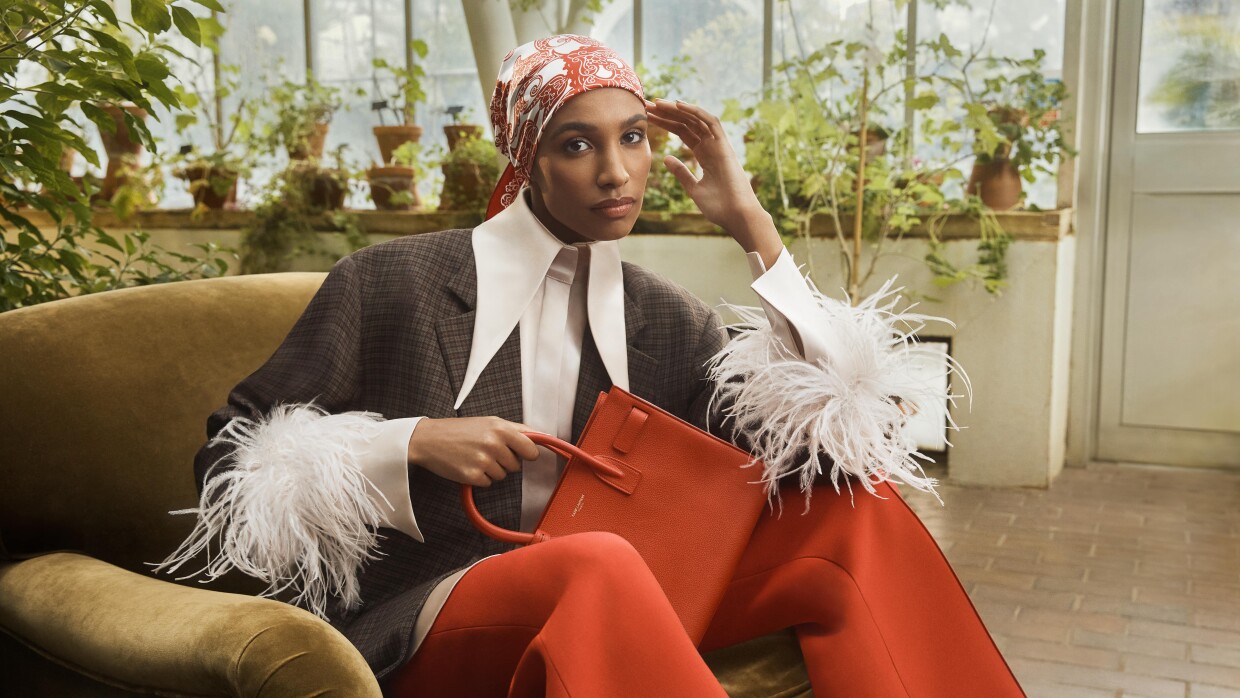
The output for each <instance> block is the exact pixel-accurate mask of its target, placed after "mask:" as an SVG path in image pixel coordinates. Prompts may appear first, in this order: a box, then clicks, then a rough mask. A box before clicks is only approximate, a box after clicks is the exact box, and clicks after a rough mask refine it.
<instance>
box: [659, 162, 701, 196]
mask: <svg viewBox="0 0 1240 698" xmlns="http://www.w3.org/2000/svg"><path fill="white" fill-rule="evenodd" d="M663 164H664V165H666V166H667V169H668V170H670V171H671V173H672V175H673V176H675V177H676V181H677V182H680V186H682V187H684V188H685V191H687V192H690V195H692V192H693V187H694V186H696V185H697V183H698V178H697V177H696V176H695V175H694V174H693V171H692V170H690V169H689V166H688V165H686V164H685V163H683V162H681V160H680V158H678V157H676V156H675V155H667V156H664V158H663Z"/></svg>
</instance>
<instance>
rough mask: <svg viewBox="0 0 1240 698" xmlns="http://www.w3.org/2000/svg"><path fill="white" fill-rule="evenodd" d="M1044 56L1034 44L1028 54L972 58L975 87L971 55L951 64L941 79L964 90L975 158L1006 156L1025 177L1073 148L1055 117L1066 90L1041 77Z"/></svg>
mask: <svg viewBox="0 0 1240 698" xmlns="http://www.w3.org/2000/svg"><path fill="white" fill-rule="evenodd" d="M940 41H946V39H945V38H941V39H940ZM1045 56H1046V52H1045V51H1043V50H1041V49H1037V50H1035V51H1034V52H1033V55H1032V57H1030V58H1022V59H1017V58H1004V57H987V58H983V59H973V62H977V63H980V65H981V68H982V73H983V77H982V78H981V85H980V87H975V86H974V84H973V83H974V82H975V78H972V77H971V76H970V70H969V65H968V64H969V63H970V62H971V61H969V60H966V61H964V64H962V65H960V66H958V68H957V69H958V70H959V73H960V75H959V77H958V78H950V79H948V80H947V82H948V84H951V85H953V86H955V87H957V88H958V89H959V90H961V91H962V92H963V94H964V97H965V104H964V109H965V119H964V123H965V126H966V127H968V128H971V129H973V131H974V133H975V134H976V137H975V138H974V140H973V154H974V155H975V156H976V157H977V160H978V161H979V162H982V163H987V162H996V161H1001V160H1007V161H1010V162H1011V163H1012V164H1014V165H1015V166H1016V167H1017V168H1018V169H1019V171H1020V175H1021V178H1022V179H1024V180H1025V181H1026V182H1030V183H1032V182H1033V181H1034V180H1035V178H1036V176H1037V174H1038V173H1039V172H1042V173H1045V174H1049V175H1054V174H1056V172H1055V170H1054V169H1053V168H1054V166H1056V165H1058V164H1059V163H1061V162H1062V161H1063V159H1064V158H1065V157H1068V156H1070V155H1073V154H1074V151H1073V149H1072V147H1071V146H1070V145H1069V144H1068V142H1067V141H1066V140H1065V139H1064V134H1063V127H1062V122H1061V120H1060V118H1059V109H1060V106H1061V105H1062V104H1063V101H1064V100H1065V99H1067V96H1068V90H1067V88H1066V87H1064V85H1063V83H1062V82H1060V81H1058V80H1048V79H1047V78H1046V75H1045V74H1044V72H1043V66H1042V63H1043V59H1044V58H1045ZM949 57H955V56H954V55H949Z"/></svg>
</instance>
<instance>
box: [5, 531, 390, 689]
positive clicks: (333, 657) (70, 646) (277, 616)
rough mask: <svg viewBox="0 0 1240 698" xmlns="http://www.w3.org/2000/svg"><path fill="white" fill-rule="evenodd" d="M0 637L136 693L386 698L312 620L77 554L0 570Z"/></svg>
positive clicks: (356, 659)
mask: <svg viewBox="0 0 1240 698" xmlns="http://www.w3.org/2000/svg"><path fill="white" fill-rule="evenodd" d="M0 630H3V631H5V632H7V633H9V634H11V635H13V636H14V637H15V638H17V639H18V640H19V641H21V642H23V643H24V644H26V645H28V646H29V647H31V648H32V649H34V650H36V651H37V652H39V653H40V654H43V655H44V656H47V657H49V658H51V659H53V660H54V661H56V662H58V663H60V664H63V665H65V666H68V667H69V668H72V669H74V670H75V671H78V672H80V673H83V674H86V675H88V676H90V677H92V678H94V679H96V680H98V681H102V682H104V683H107V684H111V685H114V686H119V687H122V688H126V689H130V690H135V691H149V692H159V693H163V694H173V695H192V696H247V697H249V696H277V695H280V696H286V695H306V696H308V695H332V696H379V695H380V690H379V685H378V682H377V681H376V680H375V677H374V674H373V673H372V672H371V670H370V667H368V666H367V665H366V662H365V660H364V659H362V656H361V655H360V654H359V653H358V652H357V650H356V649H355V648H354V647H353V646H352V645H351V644H349V641H348V640H346V639H345V638H344V636H343V635H341V634H340V633H339V632H337V631H336V629H335V628H333V627H331V626H330V625H328V624H327V623H325V622H323V621H322V620H320V619H319V618H316V617H315V616H313V615H311V614H310V613H307V612H306V611H303V610H301V609H299V608H295V607H293V606H290V605H288V604H284V603H280V602H278V601H272V600H269V599H259V598H254V597H250V596H243V595H239V594H226V593H222V592H217V591H209V590H206V589H193V588H189V587H184V586H180V585H177V584H173V583H170V582H164V581H160V580H157V579H151V578H148V577H144V576H142V575H139V574H135V573H133V572H129V571H126V570H123V569H120V568H118V567H115V566H113V565H109V564H108V563H106V562H102V561H100V560H96V559H94V558H90V557H86V556H83V555H77V554H72V553H54V554H50V555H45V556H42V557H37V558H33V559H30V560H25V561H22V562H18V563H14V564H8V563H0Z"/></svg>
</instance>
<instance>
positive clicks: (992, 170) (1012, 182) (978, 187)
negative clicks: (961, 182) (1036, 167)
mask: <svg viewBox="0 0 1240 698" xmlns="http://www.w3.org/2000/svg"><path fill="white" fill-rule="evenodd" d="M965 192H966V193H968V194H976V195H978V196H980V197H981V198H982V203H984V204H986V205H987V206H988V207H990V208H991V209H992V210H995V211H1006V210H1008V209H1010V208H1014V207H1015V206H1016V205H1017V204H1019V203H1020V194H1021V180H1020V170H1019V169H1017V167H1016V165H1015V164H1014V163H1013V162H1012V161H1011V160H1007V159H1001V160H993V161H991V162H974V163H973V171H972V172H971V173H970V174H969V184H968V186H967V187H966V188H965Z"/></svg>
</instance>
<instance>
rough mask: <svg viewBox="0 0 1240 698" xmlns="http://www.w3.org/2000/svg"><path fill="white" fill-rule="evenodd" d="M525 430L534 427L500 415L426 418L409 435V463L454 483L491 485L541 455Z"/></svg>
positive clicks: (479, 485)
mask: <svg viewBox="0 0 1240 698" xmlns="http://www.w3.org/2000/svg"><path fill="white" fill-rule="evenodd" d="M523 431H531V429H530V428H529V427H527V426H525V425H524V424H517V423H516V422H509V421H508V420H505V419H500V418H499V417H454V418H448V419H430V418H429V417H428V418H424V419H422V420H421V421H419V422H418V426H417V427H415V428H414V430H413V435H412V436H410V437H409V463H410V465H417V466H421V467H423V468H425V469H427V470H429V471H431V472H432V473H435V474H436V475H438V476H439V477H442V478H445V479H448V480H451V481H453V482H459V483H461V484H464V485H473V486H474V487H490V486H491V483H493V482H495V481H497V480H503V479H504V478H506V477H508V473H515V472H517V471H518V470H520V469H521V462H522V461H523V460H534V459H535V458H537V457H538V446H536V445H534V442H533V441H531V440H530V438H529V437H528V436H526V435H525V434H522V433H521V432H523Z"/></svg>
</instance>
